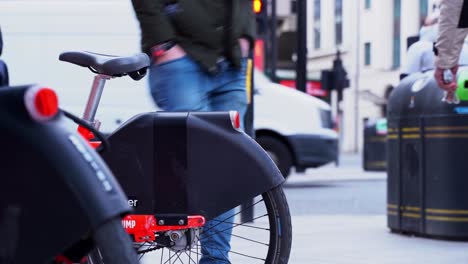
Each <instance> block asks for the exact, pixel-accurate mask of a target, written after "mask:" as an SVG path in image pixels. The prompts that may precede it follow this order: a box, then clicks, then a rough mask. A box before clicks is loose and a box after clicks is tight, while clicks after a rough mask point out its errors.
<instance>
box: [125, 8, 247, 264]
mask: <svg viewBox="0 0 468 264" xmlns="http://www.w3.org/2000/svg"><path fill="white" fill-rule="evenodd" d="M132 3H133V7H134V10H135V13H136V16H137V18H138V21H139V23H140V28H141V45H142V49H143V51H144V52H146V53H148V54H149V55H150V56H151V58H152V59H153V64H152V66H151V67H150V70H149V85H150V91H151V95H152V97H153V99H154V101H155V103H156V104H157V105H158V107H160V108H161V109H163V110H165V111H230V110H235V111H238V112H239V114H240V117H241V124H243V117H244V115H245V112H246V110H247V94H246V81H247V80H246V63H247V56H248V54H249V50H250V49H252V47H253V42H254V30H255V17H254V14H253V10H252V1H251V0H226V1H214V0H197V1H193V0H178V1H177V0H132ZM219 176H220V177H222V176H223V175H219ZM233 215H234V210H233V209H232V210H230V211H228V212H226V213H224V214H222V215H220V216H218V217H216V218H215V219H213V220H211V221H209V222H208V223H207V224H206V225H205V227H204V229H205V231H206V230H209V231H207V232H205V233H204V236H205V238H204V237H203V236H202V238H201V241H200V242H201V246H202V249H201V253H202V257H201V259H200V263H201V264H212V263H230V262H229V258H228V252H229V250H230V240H231V231H232V227H233V226H232V222H233V217H232V216H233Z"/></svg>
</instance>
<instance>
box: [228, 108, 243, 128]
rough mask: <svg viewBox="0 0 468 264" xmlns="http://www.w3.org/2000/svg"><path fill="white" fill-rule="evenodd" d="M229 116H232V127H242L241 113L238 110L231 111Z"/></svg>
mask: <svg viewBox="0 0 468 264" xmlns="http://www.w3.org/2000/svg"><path fill="white" fill-rule="evenodd" d="M229 116H230V117H231V123H232V127H234V128H235V129H240V115H239V112H237V111H230V112H229Z"/></svg>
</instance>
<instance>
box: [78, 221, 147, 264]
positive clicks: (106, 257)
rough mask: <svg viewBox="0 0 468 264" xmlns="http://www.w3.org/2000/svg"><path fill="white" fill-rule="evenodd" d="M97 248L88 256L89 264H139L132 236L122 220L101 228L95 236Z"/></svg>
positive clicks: (111, 222)
mask: <svg viewBox="0 0 468 264" xmlns="http://www.w3.org/2000/svg"><path fill="white" fill-rule="evenodd" d="M93 239H94V242H95V244H96V246H97V248H95V249H93V251H92V252H91V253H90V254H89V255H88V258H87V261H86V263H87V264H98V263H104V264H138V263H139V261H138V257H137V254H136V252H135V250H134V248H133V247H132V241H131V239H130V236H129V235H128V234H127V232H125V230H124V229H123V227H122V222H121V219H120V218H116V219H113V220H111V221H108V222H107V223H105V224H103V225H102V226H101V227H99V228H98V229H97V230H96V232H95V233H94V236H93Z"/></svg>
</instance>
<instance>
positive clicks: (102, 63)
mask: <svg viewBox="0 0 468 264" xmlns="http://www.w3.org/2000/svg"><path fill="white" fill-rule="evenodd" d="M59 60H61V61H66V62H70V63H73V64H76V65H79V66H82V67H88V68H89V69H90V70H91V71H93V72H94V73H98V74H104V75H108V76H113V77H120V76H124V75H129V76H130V77H131V78H132V79H134V80H139V79H141V78H143V77H144V76H145V74H146V69H147V68H148V66H149V65H150V59H149V57H148V55H146V54H145V53H138V54H135V55H133V56H126V57H120V56H113V55H105V54H98V53H93V52H89V51H65V52H62V53H61V54H60V56H59Z"/></svg>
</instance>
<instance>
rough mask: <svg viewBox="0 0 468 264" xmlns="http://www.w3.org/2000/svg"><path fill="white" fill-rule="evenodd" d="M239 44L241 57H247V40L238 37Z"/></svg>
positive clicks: (248, 45)
mask: <svg viewBox="0 0 468 264" xmlns="http://www.w3.org/2000/svg"><path fill="white" fill-rule="evenodd" d="M239 46H240V48H241V53H242V57H243V58H247V57H248V56H249V49H250V43H249V40H248V39H246V38H240V39H239Z"/></svg>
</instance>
